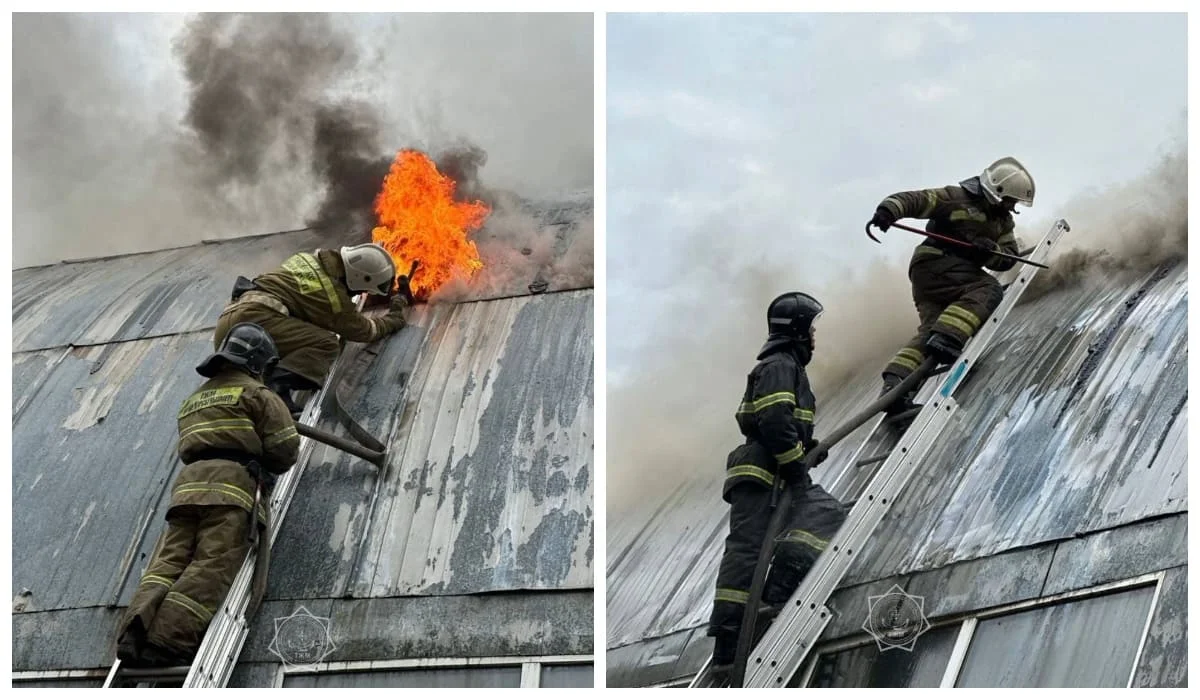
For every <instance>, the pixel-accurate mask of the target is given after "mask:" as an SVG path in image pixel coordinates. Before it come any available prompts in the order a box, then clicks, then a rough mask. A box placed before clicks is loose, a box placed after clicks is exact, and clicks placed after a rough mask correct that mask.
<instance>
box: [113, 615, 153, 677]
mask: <svg viewBox="0 0 1200 700" xmlns="http://www.w3.org/2000/svg"><path fill="white" fill-rule="evenodd" d="M145 646H146V628H144V627H142V621H141V620H140V619H138V618H134V620H133V622H131V623H130V624H129V627H127V628H126V629H125V631H124V632H123V633H121V637H120V639H118V640H117V658H118V659H120V660H121V663H123V664H125V665H127V666H132V665H136V664H137V663H138V660H139V659H140V658H141V656H142V650H143V649H144V648H145Z"/></svg>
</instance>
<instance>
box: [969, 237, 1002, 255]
mask: <svg viewBox="0 0 1200 700" xmlns="http://www.w3.org/2000/svg"><path fill="white" fill-rule="evenodd" d="M971 243H972V245H974V246H975V247H976V248H978V249H980V250H982V251H985V252H987V253H989V254H993V255H994V254H996V253H1001V252H1003V251H1002V250H1000V244H999V243H997V242H995V241H993V240H992V239H990V238H976V239H975V240H974V241H971Z"/></svg>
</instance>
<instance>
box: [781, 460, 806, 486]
mask: <svg viewBox="0 0 1200 700" xmlns="http://www.w3.org/2000/svg"><path fill="white" fill-rule="evenodd" d="M779 475H780V476H782V477H783V480H784V481H786V482H787V483H788V485H789V486H796V485H799V484H808V470H807V469H805V468H804V464H803V462H802V461H801V460H799V459H793V460H792V461H790V462H784V463H783V464H781V465H779Z"/></svg>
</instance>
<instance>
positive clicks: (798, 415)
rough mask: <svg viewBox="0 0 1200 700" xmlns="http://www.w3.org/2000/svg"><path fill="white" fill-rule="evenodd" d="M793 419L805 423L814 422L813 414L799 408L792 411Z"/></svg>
mask: <svg viewBox="0 0 1200 700" xmlns="http://www.w3.org/2000/svg"><path fill="white" fill-rule="evenodd" d="M792 417H793V418H795V419H796V420H801V421H804V422H805V423H811V422H813V412H812V411H810V410H809V409H807V408H797V409H796V410H794V411H792Z"/></svg>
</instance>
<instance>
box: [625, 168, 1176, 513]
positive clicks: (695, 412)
mask: <svg viewBox="0 0 1200 700" xmlns="http://www.w3.org/2000/svg"><path fill="white" fill-rule="evenodd" d="M1186 175H1187V159H1186V148H1181V149H1180V150H1177V151H1176V152H1174V153H1172V154H1171V155H1169V156H1167V157H1165V158H1164V159H1163V161H1162V162H1161V163H1160V164H1159V166H1158V167H1157V168H1155V169H1153V170H1152V171H1151V172H1150V173H1148V174H1146V175H1145V176H1143V177H1141V178H1138V179H1136V180H1134V181H1132V182H1130V183H1129V184H1127V185H1123V186H1120V187H1115V188H1112V189H1111V190H1107V191H1104V192H1099V193H1094V194H1091V195H1088V196H1086V197H1083V198H1081V199H1079V200H1077V201H1075V202H1073V203H1072V204H1070V205H1068V206H1067V207H1064V209H1063V211H1062V212H1061V213H1062V214H1063V215H1064V216H1065V217H1066V218H1067V219H1068V220H1069V221H1070V223H1071V228H1072V230H1071V233H1069V234H1067V235H1068V239H1066V240H1067V241H1069V243H1068V244H1067V245H1066V246H1065V249H1066V250H1069V251H1070V252H1067V253H1065V254H1061V255H1060V256H1059V257H1058V258H1056V259H1054V260H1052V262H1051V264H1052V266H1053V270H1052V271H1051V273H1050V274H1047V273H1046V271H1042V272H1040V273H1039V275H1038V277H1036V278H1035V283H1037V282H1038V281H1039V280H1043V279H1044V281H1041V282H1040V283H1038V288H1037V289H1030V290H1027V291H1026V293H1025V296H1026V297H1028V296H1030V295H1036V294H1044V293H1047V292H1050V291H1052V290H1053V289H1056V288H1059V287H1062V286H1064V285H1071V284H1076V283H1078V282H1079V281H1081V280H1083V279H1085V278H1086V276H1087V275H1088V274H1097V273H1103V274H1109V273H1112V272H1114V271H1128V272H1130V273H1136V272H1141V271H1145V270H1149V269H1152V268H1154V267H1156V266H1158V265H1160V264H1163V263H1166V262H1169V261H1171V260H1173V259H1176V258H1179V257H1182V256H1184V255H1186V250H1187V177H1186ZM1059 213H1060V212H1055V214H1059ZM1055 218H1057V217H1055ZM1050 221H1052V219H1050V220H1047V221H1046V222H1045V223H1044V224H1043V223H1039V222H1034V223H1033V224H1031V225H1030V227H1029V228H1024V227H1019V231H1020V233H1021V237H1022V238H1023V239H1026V242H1027V243H1032V239H1033V238H1034V237H1035V236H1040V235H1041V234H1042V233H1043V232H1044V231H1045V230H1046V229H1047V228H1049V223H1050ZM1022 223H1023V222H1021V221H1018V224H1019V226H1020V224H1022ZM740 225H743V224H742V222H739V221H738V219H737V216H736V215H733V214H725V215H721V216H720V217H719V218H717V219H713V220H710V221H709V222H707V223H705V224H704V225H702V226H699V227H697V228H696V229H695V230H693V231H691V232H690V235H689V240H690V241H694V244H695V245H694V246H692V247H691V249H692V250H696V251H700V252H701V257H699V258H697V257H696V256H691V255H688V256H681V257H682V259H681V260H680V261H678V263H679V264H678V267H675V268H672V269H668V270H664V271H663V272H662V275H663V277H664V279H667V280H669V285H668V286H669V287H670V289H671V291H672V294H671V297H670V299H671V300H670V301H669V302H668V303H667V305H666V310H665V311H664V312H663V313H662V314H661V316H660V321H659V323H658V324H657V325H656V328H655V333H654V334H653V336H652V337H648V338H645V339H644V340H643V341H642V343H641V344H640V352H639V355H638V358H639V360H638V364H637V366H636V367H635V368H634V369H633V370H632V371H631V374H630V375H629V376H626V377H623V378H622V379H621V380H620V381H616V382H614V381H612V380H610V381H609V384H608V389H607V391H608V435H607V449H608V457H607V462H608V478H607V496H608V505H607V510H608V513H609V515H610V517H612V516H619V515H620V514H622V513H625V512H631V511H634V510H636V509H638V508H639V507H646V506H647V505H648V504H650V503H658V502H661V500H662V499H663V498H664V497H665V494H667V493H670V492H671V491H672V490H673V489H675V488H676V487H677V486H678V485H679V484H681V483H683V482H686V481H687V480H689V479H691V478H693V477H694V476H695V475H697V474H700V473H704V474H708V475H712V474H715V473H718V472H720V471H721V470H723V469H724V468H725V456H726V455H727V454H728V452H729V450H731V449H732V448H733V447H734V446H735V445H736V444H738V443H739V442H741V439H742V438H741V436H740V435H739V434H738V432H737V428H736V426H735V424H734V421H733V410H734V405H735V403H736V402H737V400H738V396H739V395H740V393H741V392H742V390H743V389H744V387H745V377H746V373H747V372H749V371H750V369H751V368H752V367H753V366H754V363H755V354H756V352H757V350H758V348H759V347H761V345H762V343H763V341H764V339H765V335H766V319H765V315H766V306H767V304H768V303H769V302H770V300H771V299H772V298H774V296H775V295H777V294H779V293H781V292H783V291H788V290H791V289H798V290H800V291H806V292H809V293H811V294H814V295H815V296H816V297H817V298H818V299H820V300H821V301H822V303H823V304H824V305H825V309H826V311H825V314H824V315H823V316H822V318H821V320H820V322H819V325H818V326H817V335H816V342H817V351H816V353H815V357H814V360H813V362H812V364H811V365H809V377H810V378H811V380H812V382H813V387H814V391H815V392H816V394H817V397H818V401H819V400H820V397H821V396H822V394H824V393H826V392H828V391H831V390H835V388H836V387H837V386H838V384H839V383H840V382H841V381H842V380H844V379H845V378H847V377H848V376H849V375H851V374H859V373H862V372H871V371H882V368H883V366H884V365H885V364H886V362H887V360H888V358H889V357H891V355H892V354H893V353H894V352H895V351H896V349H897V348H899V347H900V346H901V345H902V344H903V343H905V342H906V341H907V340H908V339H909V338H910V337H911V336H912V334H913V333H914V331H915V330H916V327H917V322H918V319H917V314H916V311H915V309H914V308H913V304H912V300H911V299H912V297H911V291H910V286H909V282H908V276H907V272H906V270H907V261H905V262H904V263H902V264H887V263H883V262H879V263H875V264H874V265H872V266H869V267H868V268H866V269H863V270H861V271H858V272H849V273H847V274H846V275H844V276H839V277H838V279H839V281H838V282H836V283H833V284H828V285H824V286H820V287H817V286H809V285H805V284H804V283H803V271H799V272H798V271H797V270H796V269H795V268H794V267H792V266H790V265H787V264H785V263H782V262H780V261H779V260H777V259H773V258H769V257H765V256H759V255H748V254H747V252H746V249H747V247H746V246H739V245H738V244H736V243H735V244H730V243H729V236H728V235H727V232H728V231H731V230H738V228H739V226H740ZM917 240H918V239H916V238H915V237H914V238H913V242H914V243H915V242H916V241H917ZM713 260H720V261H721V263H720V266H714V265H712V264H711V261H713ZM1023 298H1025V297H1023ZM613 333H614V329H613V328H612V327H611V326H610V327H609V334H610V337H612V334H613ZM818 437H820V436H819V435H818Z"/></svg>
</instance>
